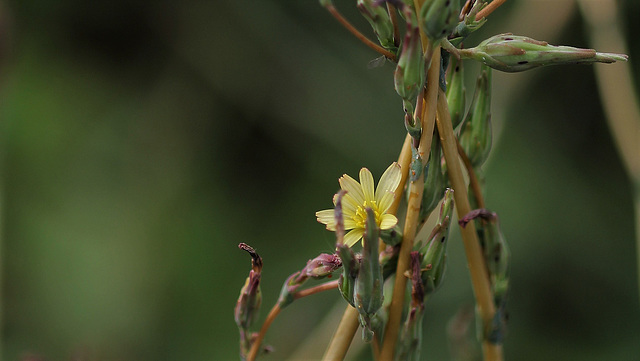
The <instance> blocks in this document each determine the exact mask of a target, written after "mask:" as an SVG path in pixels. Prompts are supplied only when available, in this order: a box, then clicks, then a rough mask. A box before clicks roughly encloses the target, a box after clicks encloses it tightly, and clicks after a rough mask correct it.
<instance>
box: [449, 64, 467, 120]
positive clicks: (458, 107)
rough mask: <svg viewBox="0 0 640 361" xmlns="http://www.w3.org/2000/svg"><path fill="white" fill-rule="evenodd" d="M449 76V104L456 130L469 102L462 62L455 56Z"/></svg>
mask: <svg viewBox="0 0 640 361" xmlns="http://www.w3.org/2000/svg"><path fill="white" fill-rule="evenodd" d="M447 75H448V79H447V104H448V105H449V112H450V113H451V125H452V126H453V128H454V129H455V127H457V126H458V124H460V122H461V121H462V117H464V111H465V108H466V100H467V99H466V95H467V90H466V89H465V87H464V73H463V68H462V60H458V59H457V58H456V57H455V56H454V57H451V67H450V69H449V73H448V74H447Z"/></svg>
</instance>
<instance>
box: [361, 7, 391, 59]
mask: <svg viewBox="0 0 640 361" xmlns="http://www.w3.org/2000/svg"><path fill="white" fill-rule="evenodd" d="M357 6H358V10H360V13H361V14H362V16H364V18H365V19H367V21H368V22H369V24H371V27H372V28H373V32H374V33H375V34H376V37H377V38H378V41H379V42H380V45H382V47H384V48H385V49H387V50H389V51H391V52H395V51H396V50H397V47H396V45H395V44H394V41H393V23H392V22H391V17H390V16H389V12H388V11H387V7H386V6H382V5H381V4H380V3H378V2H376V1H374V0H358V5H357Z"/></svg>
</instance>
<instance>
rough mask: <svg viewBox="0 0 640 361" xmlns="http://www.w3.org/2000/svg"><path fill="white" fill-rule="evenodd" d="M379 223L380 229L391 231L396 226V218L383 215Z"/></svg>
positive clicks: (391, 215) (390, 215)
mask: <svg viewBox="0 0 640 361" xmlns="http://www.w3.org/2000/svg"><path fill="white" fill-rule="evenodd" d="M381 218H382V220H381V221H380V229H391V228H393V227H395V226H396V224H398V218H396V216H394V215H393V214H383V215H382V217H381Z"/></svg>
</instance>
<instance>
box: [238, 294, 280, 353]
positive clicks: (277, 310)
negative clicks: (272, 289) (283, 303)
mask: <svg viewBox="0 0 640 361" xmlns="http://www.w3.org/2000/svg"><path fill="white" fill-rule="evenodd" d="M281 310H282V309H281V308H280V306H279V305H277V304H276V305H274V306H273V308H272V309H271V311H270V312H269V315H267V319H266V320H264V323H263V324H262V328H261V329H260V332H259V333H258V336H257V337H256V339H255V340H253V343H252V344H251V350H249V354H248V355H247V360H246V361H254V360H255V359H256V356H257V355H258V350H260V345H261V344H262V340H264V335H266V333H267V330H268V329H269V326H271V323H272V322H273V320H275V319H276V317H277V316H278V314H279V313H280V311H281Z"/></svg>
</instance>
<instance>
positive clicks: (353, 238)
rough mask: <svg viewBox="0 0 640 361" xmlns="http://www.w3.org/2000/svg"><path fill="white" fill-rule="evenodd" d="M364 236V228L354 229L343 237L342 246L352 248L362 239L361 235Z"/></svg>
mask: <svg viewBox="0 0 640 361" xmlns="http://www.w3.org/2000/svg"><path fill="white" fill-rule="evenodd" d="M363 234H364V228H356V229H353V230H351V231H349V233H347V234H345V235H344V244H346V245H347V246H349V247H353V245H355V244H356V243H358V241H359V240H361V239H362V235H363Z"/></svg>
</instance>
